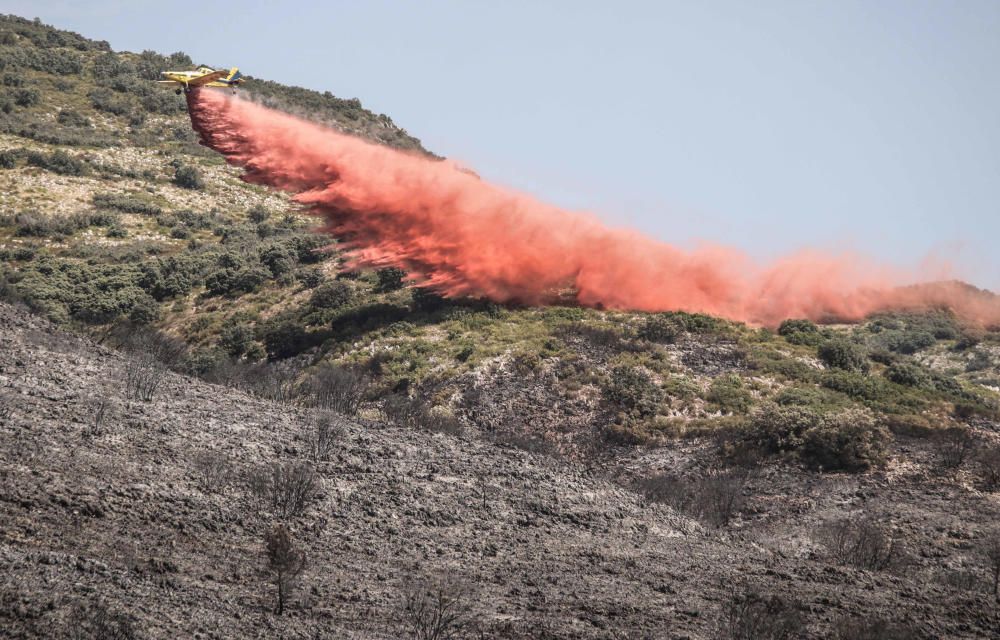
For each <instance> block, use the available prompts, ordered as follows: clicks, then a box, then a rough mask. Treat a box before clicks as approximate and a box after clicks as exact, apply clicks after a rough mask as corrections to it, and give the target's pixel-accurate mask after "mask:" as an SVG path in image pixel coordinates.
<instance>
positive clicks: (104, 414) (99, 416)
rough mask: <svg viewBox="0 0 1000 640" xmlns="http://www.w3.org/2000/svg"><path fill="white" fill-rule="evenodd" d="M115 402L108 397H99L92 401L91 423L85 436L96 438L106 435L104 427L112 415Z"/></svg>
mask: <svg viewBox="0 0 1000 640" xmlns="http://www.w3.org/2000/svg"><path fill="white" fill-rule="evenodd" d="M112 406H113V402H112V400H111V398H109V397H107V396H103V395H102V396H98V397H95V398H93V399H92V400H91V401H90V411H91V415H90V422H89V424H88V425H87V426H86V427H85V428H84V431H83V435H84V437H87V438H95V437H98V436H100V435H102V434H103V433H104V425H105V423H106V422H107V419H108V417H109V414H110V413H111V410H112Z"/></svg>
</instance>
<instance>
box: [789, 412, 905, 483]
mask: <svg viewBox="0 0 1000 640" xmlns="http://www.w3.org/2000/svg"><path fill="white" fill-rule="evenodd" d="M889 441H890V435H889V432H888V430H887V429H886V428H885V427H882V426H880V425H878V424H876V422H875V418H874V417H873V416H872V414H871V413H869V412H868V411H865V410H863V409H848V410H846V411H843V412H839V413H829V414H826V415H824V416H823V417H822V418H821V419H820V420H819V422H818V423H817V424H816V425H815V426H813V427H812V428H810V429H807V430H806V431H805V432H804V433H803V434H802V445H801V447H800V449H799V455H800V456H801V457H802V458H803V459H804V460H805V461H806V463H807V464H809V465H810V466H812V467H816V468H819V469H846V470H848V471H859V470H862V469H867V468H869V467H872V466H880V465H882V464H883V463H884V462H885V460H886V457H887V448H888V444H889Z"/></svg>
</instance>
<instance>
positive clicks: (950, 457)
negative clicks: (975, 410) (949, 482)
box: [934, 427, 976, 476]
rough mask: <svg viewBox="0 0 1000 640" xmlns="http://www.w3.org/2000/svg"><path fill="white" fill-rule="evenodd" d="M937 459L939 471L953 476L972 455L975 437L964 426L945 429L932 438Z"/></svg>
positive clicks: (974, 447)
mask: <svg viewBox="0 0 1000 640" xmlns="http://www.w3.org/2000/svg"><path fill="white" fill-rule="evenodd" d="M934 442H935V445H936V449H937V451H936V453H937V461H938V466H939V468H940V469H941V471H942V472H943V473H944V474H946V475H949V476H954V475H955V474H956V473H958V471H959V470H960V469H961V468H962V466H963V465H964V464H965V463H966V462H967V461H968V460H969V458H971V457H972V454H973V452H974V451H975V449H976V438H975V436H974V435H973V434H972V431H971V430H970V429H968V428H966V427H956V428H952V429H945V430H944V431H942V432H941V433H940V435H938V436H937V437H936V438H935V439H934Z"/></svg>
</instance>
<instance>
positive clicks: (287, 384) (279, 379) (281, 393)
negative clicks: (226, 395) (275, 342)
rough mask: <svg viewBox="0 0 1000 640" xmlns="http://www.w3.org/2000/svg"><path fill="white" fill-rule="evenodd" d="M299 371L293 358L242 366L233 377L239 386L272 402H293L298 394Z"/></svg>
mask: <svg viewBox="0 0 1000 640" xmlns="http://www.w3.org/2000/svg"><path fill="white" fill-rule="evenodd" d="M298 376H299V371H298V369H297V367H296V366H295V363H294V362H293V361H291V360H280V361H278V362H261V363H257V364H251V365H249V366H246V367H240V368H239V369H238V371H237V372H235V375H234V376H233V379H234V381H235V383H236V385H237V386H239V387H240V388H242V389H245V390H247V391H249V392H250V393H252V394H254V395H255V396H257V397H260V398H264V399H265V400H271V401H272V402H291V401H292V400H293V399H294V398H295V394H296V384H295V383H296V380H297V379H298Z"/></svg>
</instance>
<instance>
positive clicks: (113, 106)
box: [88, 87, 132, 116]
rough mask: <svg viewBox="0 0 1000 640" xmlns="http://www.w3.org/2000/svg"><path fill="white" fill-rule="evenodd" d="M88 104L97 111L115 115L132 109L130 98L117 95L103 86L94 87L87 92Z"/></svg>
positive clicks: (120, 114) (121, 114)
mask: <svg viewBox="0 0 1000 640" xmlns="http://www.w3.org/2000/svg"><path fill="white" fill-rule="evenodd" d="M88 97H89V98H90V104H91V105H93V107H94V108H95V109H97V110H98V111H104V112H106V113H111V114H114V115H116V116H124V115H126V114H128V113H129V112H131V111H132V102H131V100H129V99H127V98H124V97H120V96H117V95H116V94H115V92H113V91H111V90H109V89H106V88H104V87H94V88H93V89H92V90H91V91H90V93H89V94H88Z"/></svg>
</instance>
